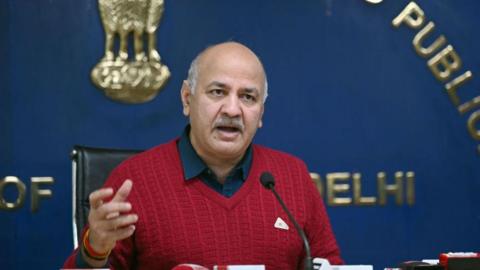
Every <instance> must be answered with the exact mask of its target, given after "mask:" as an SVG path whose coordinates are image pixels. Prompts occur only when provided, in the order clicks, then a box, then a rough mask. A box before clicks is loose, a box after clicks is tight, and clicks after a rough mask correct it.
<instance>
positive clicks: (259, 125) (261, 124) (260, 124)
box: [258, 105, 265, 128]
mask: <svg viewBox="0 0 480 270" xmlns="http://www.w3.org/2000/svg"><path fill="white" fill-rule="evenodd" d="M264 109H265V105H262V111H261V112H260V121H258V128H261V127H262V126H263V121H262V119H263V112H264Z"/></svg>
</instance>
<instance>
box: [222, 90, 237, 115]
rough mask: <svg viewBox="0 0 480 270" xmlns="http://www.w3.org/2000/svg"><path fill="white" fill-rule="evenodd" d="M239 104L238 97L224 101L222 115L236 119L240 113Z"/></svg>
mask: <svg viewBox="0 0 480 270" xmlns="http://www.w3.org/2000/svg"><path fill="white" fill-rule="evenodd" d="M240 106H241V104H240V100H239V99H238V97H236V96H234V95H232V96H229V97H227V98H226V99H225V103H224V104H223V107H222V113H224V114H226V115H227V116H229V117H236V116H239V115H240V114H241V113H242V110H241V107H240Z"/></svg>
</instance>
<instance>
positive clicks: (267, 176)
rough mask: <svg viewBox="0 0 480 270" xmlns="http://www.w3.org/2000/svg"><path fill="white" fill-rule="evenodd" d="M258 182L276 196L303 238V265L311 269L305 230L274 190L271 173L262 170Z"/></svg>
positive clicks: (310, 256) (310, 255)
mask: <svg viewBox="0 0 480 270" xmlns="http://www.w3.org/2000/svg"><path fill="white" fill-rule="evenodd" d="M260 182H261V183H262V185H263V186H264V187H265V188H266V189H268V190H271V191H272V192H273V194H274V195H275V197H276V198H277V201H278V202H279V203H280V205H281V206H282V208H283V210H284V211H285V213H287V216H288V219H290V221H291V222H292V223H293V225H294V226H295V229H296V230H297V233H298V235H299V236H300V238H302V240H303V246H304V247H305V254H306V256H305V265H304V267H305V270H312V269H313V265H312V254H311V253H310V244H309V243H308V239H307V236H306V235H305V232H304V231H303V230H302V228H300V225H298V223H297V221H296V220H295V218H293V216H292V214H291V213H290V211H288V208H287V206H286V205H285V203H284V202H283V200H282V198H280V195H278V193H277V191H276V190H275V179H274V178H273V175H272V174H271V173H269V172H263V173H262V175H260Z"/></svg>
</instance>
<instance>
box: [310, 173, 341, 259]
mask: <svg viewBox="0 0 480 270" xmlns="http://www.w3.org/2000/svg"><path fill="white" fill-rule="evenodd" d="M303 166H304V167H305V169H304V170H303V171H304V172H303V174H302V175H303V178H304V182H305V185H306V187H305V188H306V193H307V204H308V205H307V209H308V214H307V217H308V219H307V221H306V223H305V234H306V235H307V237H308V241H309V243H310V248H311V252H312V257H313V258H315V257H320V258H326V259H328V261H329V262H330V264H332V265H338V264H343V260H342V258H341V257H340V249H339V248H338V245H337V241H336V239H335V235H334V234H333V231H332V228H331V226H330V220H329V218H328V214H327V211H326V210H325V206H324V204H323V200H322V198H321V196H320V193H319V192H318V190H317V188H316V186H315V184H314V183H313V181H312V179H311V178H310V174H309V173H308V170H307V168H306V166H305V164H303Z"/></svg>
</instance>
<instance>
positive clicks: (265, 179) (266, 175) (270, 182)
mask: <svg viewBox="0 0 480 270" xmlns="http://www.w3.org/2000/svg"><path fill="white" fill-rule="evenodd" d="M260 183H262V185H263V186H264V187H265V188H266V189H272V188H273V187H274V186H275V179H274V178H273V175H272V174H271V173H270V172H263V173H262V175H260Z"/></svg>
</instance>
